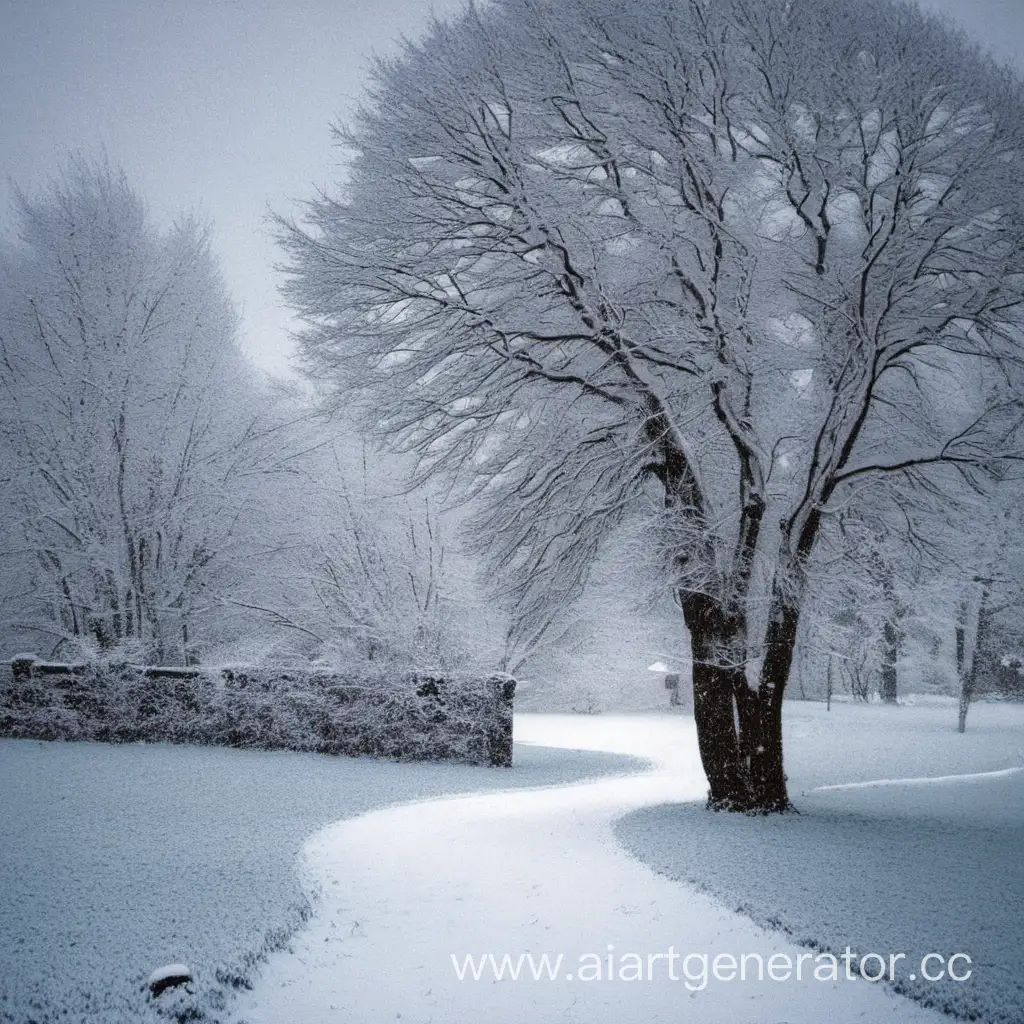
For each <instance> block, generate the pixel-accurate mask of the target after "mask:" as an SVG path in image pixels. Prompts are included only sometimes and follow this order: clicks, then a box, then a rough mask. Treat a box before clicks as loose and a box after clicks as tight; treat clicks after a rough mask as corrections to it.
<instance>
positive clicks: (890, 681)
mask: <svg viewBox="0 0 1024 1024" xmlns="http://www.w3.org/2000/svg"><path fill="white" fill-rule="evenodd" d="M902 645H903V637H902V631H901V630H900V628H899V626H898V625H897V623H896V620H895V618H894V617H892V616H890V617H889V618H887V619H886V620H885V626H884V627H883V629H882V667H881V673H880V675H881V681H880V682H879V685H878V696H879V697H880V698H881V699H882V703H883V704H895V703H896V695H897V693H898V685H897V684H898V677H897V673H896V662H897V661H898V660H899V656H900V648H901V647H902Z"/></svg>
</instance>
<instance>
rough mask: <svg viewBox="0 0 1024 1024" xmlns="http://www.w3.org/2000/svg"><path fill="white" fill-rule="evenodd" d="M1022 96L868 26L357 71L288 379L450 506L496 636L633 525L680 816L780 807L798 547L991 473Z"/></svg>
mask: <svg viewBox="0 0 1024 1024" xmlns="http://www.w3.org/2000/svg"><path fill="white" fill-rule="evenodd" d="M1022 95H1024V94H1022V88H1021V84H1020V82H1019V81H1018V80H1017V79H1016V78H1014V77H1013V75H1012V74H1011V73H1010V72H1009V71H1007V70H1005V69H1001V68H998V67H996V66H995V65H994V64H993V63H991V62H989V61H988V60H986V59H985V58H983V57H981V56H980V55H979V54H978V53H977V52H975V51H974V50H972V49H971V48H970V47H969V46H968V45H967V44H966V43H965V42H964V40H963V39H962V38H960V37H958V36H957V35H956V34H954V33H953V32H951V31H950V30H949V29H947V28H946V27H945V26H944V25H943V24H941V23H939V22H937V21H935V20H933V19H931V18H929V17H926V16H925V15H923V14H922V13H921V12H920V11H918V9H917V8H915V7H912V6H909V5H899V4H891V3H888V2H884V0H864V2H862V3H858V4H856V5H850V4H848V3H846V2H844V0H721V2H717V3H714V4H708V3H704V2H702V0H628V2H626V3H623V2H621V0H616V2H615V3H611V2H609V0H565V2H559V3H554V2H546V0H496V2H495V3H492V4H489V5H487V6H486V7H485V8H479V9H477V8H472V9H469V10H468V11H467V12H466V13H465V14H464V15H463V16H461V17H460V18H457V19H455V20H453V21H451V22H447V23H438V24H436V25H434V27H433V29H432V31H431V32H430V34H429V35H428V37H427V38H426V39H425V40H424V41H423V42H421V43H419V44H415V45H413V44H410V45H408V46H406V48H405V50H404V53H403V54H402V55H401V56H400V57H398V58H397V59H395V60H392V61H388V62H383V63H381V64H380V65H379V66H378V68H377V71H376V76H375V82H374V85H373V87H372V90H371V91H370V93H369V95H368V98H367V101H366V105H365V107H364V109H363V110H362V111H361V113H360V114H359V116H358V118H357V120H356V122H355V124H354V125H353V126H352V127H350V128H346V129H341V128H339V129H338V131H337V137H338V141H339V142H340V143H341V144H342V145H344V146H346V147H348V148H349V149H350V150H351V151H353V152H354V153H355V156H354V158H353V159H352V162H351V166H350V169H349V176H348V179H347V181H346V184H345V186H344V188H343V189H342V190H341V192H340V193H339V194H338V195H336V196H332V195H327V196H321V197H319V198H317V199H315V200H314V201H312V202H311V203H310V204H309V206H308V209H307V216H308V221H307V223H306V224H305V225H288V224H282V240H283V243H284V245H285V247H286V251H287V253H288V258H289V260H290V265H291V269H292V270H293V272H294V278H293V280H292V283H291V285H290V288H289V294H290V296H291V298H292V301H293V302H294V304H295V305H296V307H297V309H298V310H299V312H300V314H301V315H302V316H303V317H304V318H305V319H306V321H307V323H308V325H309V326H308V330H307V331H306V334H305V338H304V341H303V351H304V354H305V358H306V360H307V363H308V366H309V368H310V371H311V372H312V373H313V374H314V375H316V376H318V377H320V378H322V379H324V380H325V381H329V382H331V383H332V384H333V385H334V387H335V394H336V395H337V396H338V401H339V402H343V403H347V404H352V405H354V404H358V403H362V404H363V405H364V406H365V413H366V420H367V422H369V423H371V424H373V425H374V426H376V427H377V428H379V429H381V430H382V431H384V432H385V433H386V434H388V435H389V436H390V437H391V438H392V440H393V441H394V443H396V444H397V445H398V446H399V447H400V448H404V449H405V450H408V451H412V452H415V453H416V454H417V455H418V456H419V459H420V470H421V472H422V474H424V475H431V474H450V475H452V476H453V477H455V478H457V479H460V480H461V481H462V483H463V485H464V486H465V488H466V489H467V490H468V492H469V493H471V494H473V495H475V497H476V499H477V502H478V508H479V509H480V511H479V514H478V516H477V518H476V523H475V529H476V530H477V532H478V534H479V535H480V536H486V538H487V541H488V544H489V549H490V557H491V562H492V565H493V567H494V574H495V576H496V577H498V578H500V579H501V581H502V585H503V586H504V588H505V590H506V591H508V590H509V589H512V590H514V591H515V593H516V598H517V602H518V606H519V608H520V610H521V613H522V614H523V615H525V616H527V617H529V616H534V617H536V618H537V619H538V621H540V620H542V619H543V617H544V615H545V614H546V609H547V608H548V607H549V606H550V605H551V604H552V603H556V604H558V603H565V602H568V601H570V600H573V599H575V598H576V597H577V596H578V595H579V594H580V593H581V591H582V589H583V587H584V585H585V583H586V581H587V577H588V573H589V571H590V568H591V566H592V565H593V564H594V562H595V559H596V558H597V557H598V554H599V552H600V550H601V548H602V545H603V544H604V543H605V541H606V538H608V537H609V536H610V535H613V534H614V532H615V531H616V530H617V528H618V527H619V526H620V525H621V524H623V523H624V522H626V521H632V519H633V518H634V517H640V518H641V519H645V520H646V522H647V524H648V532H649V536H650V539H651V544H652V545H655V544H657V545H658V546H659V548H660V550H662V551H663V552H664V554H665V557H664V559H663V568H662V575H661V582H662V585H663V587H664V588H665V590H666V591H671V592H672V593H673V594H674V596H675V598H676V600H677V602H678V604H679V606H680V608H681V617H682V620H683V622H684V624H685V627H686V629H687V631H688V634H689V638H690V644H691V649H692V665H693V688H694V708H695V716H696V721H697V728H698V738H699V743H700V751H701V756H702V760H703V764H704V768H705V771H706V773H707V776H708V780H709V783H710V794H709V802H710V805H711V806H713V807H716V808H732V809H739V810H746V811H752V810H753V811H779V810H785V809H786V808H788V807H789V798H788V794H787V791H786V782H785V770H784V765H783V755H782V729H781V717H782V699H783V693H784V691H785V688H786V684H787V681H788V679H789V675H790V670H791V667H792V664H793V655H794V649H795V646H796V643H797V637H798V631H799V628H800V621H801V615H802V614H803V612H804V610H805V606H806V602H807V598H808V593H809V590H810V575H809V574H810V573H811V572H812V570H813V566H814V560H815V558H816V556H817V555H818V554H819V552H820V550H821V548H820V544H821V541H822V537H823V535H824V534H825V532H826V524H827V523H828V522H829V521H830V519H831V518H832V517H834V516H835V515H837V514H838V513H839V511H840V510H842V509H848V508H851V507H853V506H855V505H857V503H858V502H860V501H861V500H866V499H867V498H868V496H870V500H871V501H873V502H877V501H879V489H883V490H884V493H885V494H886V495H889V496H892V497H894V498H895V499H896V500H901V498H902V496H906V495H913V496H914V498H915V500H916V501H918V502H931V503H932V504H933V505H934V506H939V505H940V504H941V503H942V501H943V500H944V494H945V492H947V491H950V490H955V489H957V488H959V487H962V486H978V487H980V486H982V484H983V478H984V476H985V474H986V473H987V472H988V471H989V470H991V469H992V468H994V467H996V466H998V465H1001V464H1003V463H1004V462H1005V461H1006V460H1008V459H1013V458H1016V457H1018V455H1019V453H1020V443H1019V441H1020V438H1019V428H1020V405H1019V401H1018V399H1019V395H1020V389H1019V374H1018V370H1019V365H1020V355H1021V333H1020V329H1019V311H1020V307H1021V301H1022V298H1024V274H1022V272H1021V267H1022V264H1021V259H1022V255H1024V186H1022V181H1021V177H1020V175H1019V173H1018V170H1017V169H1018V168H1019V166H1020V161H1021V159H1022V158H1024V102H1022Z"/></svg>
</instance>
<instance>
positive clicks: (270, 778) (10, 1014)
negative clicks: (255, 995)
mask: <svg viewBox="0 0 1024 1024" xmlns="http://www.w3.org/2000/svg"><path fill="white" fill-rule="evenodd" d="M624 767H627V765H624V763H623V762H622V761H621V760H620V759H618V758H615V757H612V756H609V755H602V754H580V753H573V752H568V751H551V750H540V749H536V748H521V749H517V751H516V767H515V768H513V769H511V770H503V769H497V768H494V769H489V768H472V767H464V766H454V765H442V764H394V763H391V762H382V761H372V760H368V759H353V758H335V757H328V756H323V755H316V754H293V753H287V752H270V753H268V752H256V751H240V750H226V749H221V748H202V747H178V746H167V745H163V744H153V745H140V744H133V745H126V746H108V745H105V744H93V743H37V742H34V741H28V740H0V1021H3V1022H5V1024H28V1022H30V1021H32V1022H37V1024H49V1022H51V1021H58V1020H59V1021H61V1022H62V1024H77V1022H79V1021H83V1022H88V1024H127V1022H129V1021H131V1022H132V1024H136V1022H138V1021H139V1020H140V1019H145V1014H146V1012H147V1011H146V1005H147V1004H146V1002H145V999H146V996H145V992H146V983H147V981H148V979H149V977H150V974H151V972H153V971H154V970H155V969H157V968H160V967H163V966H165V965H167V964H171V963H175V962H178V961H184V962H185V963H186V964H187V965H188V966H189V967H190V968H191V969H192V971H193V972H194V974H195V977H196V982H195V989H196V992H197V997H198V998H197V1001H198V1003H199V1005H201V1006H203V1007H205V1008H206V1009H207V1011H209V1010H210V1009H211V1008H212V1007H213V1006H215V1005H216V1004H217V1003H218V1002H220V1001H222V1000H223V996H224V993H225V991H227V992H230V991H231V990H232V984H233V983H234V984H239V983H241V982H242V981H243V979H245V978H246V977H247V976H248V975H249V974H250V973H251V972H252V968H253V962H254V958H256V957H258V956H259V955H260V954H261V953H263V952H265V951H266V950H267V949H268V948H272V947H273V946H274V945H276V944H279V943H280V942H282V941H284V940H285V939H286V938H287V936H288V934H290V932H291V931H292V930H294V929H295V928H296V927H297V926H299V925H300V924H301V923H302V920H303V918H304V916H305V914H306V913H307V912H308V911H307V906H308V905H307V904H306V903H305V900H304V898H303V895H302V892H301V889H300V887H299V885H298V880H297V878H296V874H295V856H296V854H297V852H298V850H299V849H300V847H301V845H302V843H303V841H304V840H305V839H306V838H307V837H308V836H309V835H310V834H311V833H313V832H315V831H316V830H317V829H319V828H321V827H323V826H324V825H327V824H328V823H330V822H333V821H337V820H339V819H341V818H346V817H351V816H352V815H355V814H359V813H361V812H363V811H366V810H367V809H369V808H373V807H382V806H384V805H386V804H390V803H395V802H398V801H404V800H412V799H419V798H426V797H432V796H437V795H438V794H441V793H452V792H459V791H461V792H466V791H479V790H494V789H499V788H506V787H523V786H550V785H554V784H564V783H567V782H572V781H576V780H579V779H581V778H587V777H593V776H595V775H600V774H602V773H608V772H611V771H621V770H623V769H624ZM161 1002H162V1003H166V1004H168V1005H178V1006H179V1008H181V1005H182V1004H181V1001H180V1000H178V1001H176V997H175V996H174V995H172V994H171V993H167V994H165V995H164V996H162V997H161ZM295 1024H302V1022H301V1020H298V1019H296V1020H295ZM339 1024H345V1022H339Z"/></svg>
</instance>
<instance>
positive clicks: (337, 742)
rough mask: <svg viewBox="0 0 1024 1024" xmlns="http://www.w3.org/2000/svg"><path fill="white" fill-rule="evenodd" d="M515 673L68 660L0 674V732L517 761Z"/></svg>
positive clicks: (22, 663)
mask: <svg viewBox="0 0 1024 1024" xmlns="http://www.w3.org/2000/svg"><path fill="white" fill-rule="evenodd" d="M515 688H516V684H515V680H513V679H511V678H510V677H508V676H503V675H498V676H493V677H491V678H488V679H476V678H471V677H443V676H440V675H435V674H429V673H428V674H424V673H420V674H416V673H401V672H397V671H391V672H389V671H388V670H386V669H384V668H381V669H375V670H373V671H372V672H371V670H370V669H369V667H364V668H362V669H360V670H358V671H356V670H353V672H352V673H345V674H340V673H333V672H328V671H323V670H320V669H312V668H301V669H282V668H244V667H230V668H224V669H219V670H211V669H199V668H153V667H144V666H137V665H127V664H80V665H65V664H53V663H48V662H44V661H41V660H39V659H37V658H35V657H34V656H28V655H26V656H20V657H18V658H15V659H14V660H13V661H12V662H11V670H10V672H9V673H6V672H4V673H0V736H4V737H11V738H22V739H40V740H57V739H61V740H98V741H102V742H107V743H133V742H138V741H145V742H150V743H156V742H167V743H196V744H204V745H216V746H230V747H247V748H256V749H261V750H275V749H284V750H307V751H317V752H320V753H327V754H350V755H368V756H371V757H386V758H394V759H397V760H403V761H404V760H427V761H457V762H461V763H463V764H481V765H488V764H489V765H498V766H502V767H510V766H511V764H512V706H513V698H514V695H515Z"/></svg>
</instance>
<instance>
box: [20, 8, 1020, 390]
mask: <svg viewBox="0 0 1024 1024" xmlns="http://www.w3.org/2000/svg"><path fill="white" fill-rule="evenodd" d="M850 2H851V3H856V0H850ZM461 6H462V3H461V0H433V2H431V0H377V2H374V0H0V175H2V177H3V179H4V180H3V181H0V201H2V203H3V206H4V209H6V208H7V205H8V199H9V192H8V189H7V185H6V181H7V179H13V180H14V181H15V182H17V183H18V184H19V185H21V186H22V187H25V188H28V189H29V190H30V191H31V189H32V188H33V186H34V184H35V183H37V182H39V181H40V180H41V179H43V178H45V177H46V176H47V175H49V174H51V173H52V172H53V170H54V169H55V167H56V165H57V163H58V161H59V159H60V156H61V154H62V153H63V152H65V151H66V150H68V149H82V150H84V151H86V152H90V153H94V152H98V151H99V150H100V148H101V147H105V148H106V151H107V154H108V155H109V157H110V158H111V160H112V161H113V162H115V163H118V164H121V165H122V166H123V167H124V168H125V170H126V171H127V172H128V174H129V176H130V177H131V179H132V181H133V182H134V184H135V185H136V186H137V187H138V188H139V189H140V190H141V191H142V193H143V194H144V195H145V197H146V199H147V201H148V202H149V205H150V208H151V209H152V211H153V213H154V214H155V215H156V216H157V217H158V218H160V219H161V220H167V219H169V218H170V217H172V216H173V215H174V214H175V213H177V212H180V211H182V210H187V209H191V208H197V207H198V208H199V209H200V210H201V211H202V212H203V213H204V214H206V215H207V216H208V217H209V218H210V219H212V221H213V223H214V229H215V233H214V244H215V248H216V250H217V253H218V255H219V257H220V260H221V265H222V267H223V269H224V273H225V277H226V279H227V283H228V286H229V288H230V289H231V292H232V294H233V296H234V297H235V300H236V302H237V303H238V304H239V306H240V308H241V310H242V313H243V343H244V345H245V347H246V349H247V350H248V351H249V352H250V353H251V355H252V356H253V358H254V359H255V360H256V361H257V362H258V363H259V364H260V365H262V366H264V367H266V368H267V369H270V370H272V371H276V372H284V371H285V369H286V367H287V360H288V356H289V353H290V345H289V342H288V339H287V329H288V322H289V321H288V314H287V311H286V310H285V309H284V308H283V306H282V305H281V303H280V301H279V299H278V297H277V294H276V287H277V275H276V274H275V273H274V271H273V269H272V263H273V262H274V260H275V259H276V252H275V249H274V246H273V244H272V242H271V241H270V239H269V238H268V237H267V229H266V227H265V224H264V217H265V214H266V211H267V208H268V206H272V207H273V208H275V209H276V210H279V211H282V212H288V211H289V210H290V209H291V208H292V207H291V202H292V201H293V200H294V199H296V198H302V197H304V196H307V195H309V193H310V190H311V185H312V184H313V183H316V184H327V183H329V182H331V181H333V180H336V178H337V170H338V169H337V155H336V153H335V152H334V151H332V147H331V143H330V137H329V133H328V125H329V123H330V122H331V121H332V120H333V119H335V118H338V117H342V118H343V117H344V116H345V114H346V112H347V111H348V110H349V109H351V106H352V104H353V103H354V102H355V100H356V98H357V97H358V95H359V92H360V89H361V87H362V82H363V79H364V72H365V67H366V62H367V59H368V58H369V56H370V55H371V54H373V53H383V52H387V51H388V49H389V48H390V47H391V46H392V45H393V40H395V39H396V38H397V37H399V36H401V35H403V34H404V35H412V36H415V35H417V34H418V33H419V32H420V31H421V30H422V29H423V27H424V26H425V24H426V21H427V19H428V17H429V14H430V11H431V10H435V11H437V12H438V13H440V14H444V13H446V12H450V11H453V10H456V9H458V8H459V7H461ZM923 6H926V7H930V8H932V9H935V10H940V11H945V12H947V13H949V14H951V15H952V16H954V17H955V18H957V19H958V20H959V21H961V22H962V23H963V24H964V26H965V27H966V28H967V29H968V31H969V32H971V33H972V34H973V35H974V36H976V37H977V38H978V39H980V40H981V41H982V42H984V43H985V44H987V45H989V46H991V47H992V49H993V50H994V51H995V52H996V54H997V55H998V56H1000V57H1002V58H1005V59H1008V60H1013V61H1015V62H1016V63H1017V65H1018V67H1020V68H1021V69H1022V71H1024V0H926V2H925V3H924V4H923Z"/></svg>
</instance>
